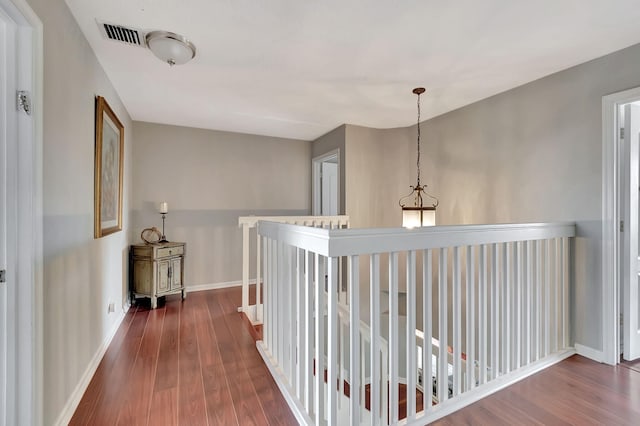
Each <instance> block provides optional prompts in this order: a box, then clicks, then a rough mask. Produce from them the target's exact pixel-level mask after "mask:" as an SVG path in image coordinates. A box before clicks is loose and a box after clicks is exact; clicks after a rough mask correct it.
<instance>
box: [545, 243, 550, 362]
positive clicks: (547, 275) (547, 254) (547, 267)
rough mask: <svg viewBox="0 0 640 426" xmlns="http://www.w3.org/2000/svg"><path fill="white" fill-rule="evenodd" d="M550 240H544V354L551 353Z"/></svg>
mask: <svg viewBox="0 0 640 426" xmlns="http://www.w3.org/2000/svg"><path fill="white" fill-rule="evenodd" d="M549 245H550V241H549V240H545V241H544V257H545V265H544V266H545V279H544V330H545V332H544V333H545V335H544V356H547V355H549V354H550V353H551V250H550V248H549Z"/></svg>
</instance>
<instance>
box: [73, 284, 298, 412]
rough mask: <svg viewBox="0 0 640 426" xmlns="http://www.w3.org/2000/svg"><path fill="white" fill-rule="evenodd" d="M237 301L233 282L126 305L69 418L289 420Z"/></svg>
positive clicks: (282, 401) (238, 291)
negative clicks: (152, 305) (153, 305)
mask: <svg viewBox="0 0 640 426" xmlns="http://www.w3.org/2000/svg"><path fill="white" fill-rule="evenodd" d="M144 302H145V301H144V300H143V301H142V303H143V304H144ZM147 303H148V301H147ZM239 304H240V288H239V287H235V288H230V289H223V290H214V291H202V292H193V293H189V296H188V297H187V299H186V300H185V301H184V303H181V301H180V296H179V295H178V296H168V297H167V299H166V304H164V305H163V304H160V306H159V308H158V309H156V310H153V311H151V310H149V309H148V307H144V305H143V307H132V308H131V309H130V310H129V312H128V313H127V314H126V317H125V319H124V321H123V324H122V325H121V326H120V329H119V330H118V332H117V334H116V336H115V337H114V339H113V341H112V343H111V345H110V346H109V349H108V350H107V352H106V354H105V356H104V358H103V360H102V362H101V364H100V366H99V367H98V370H97V372H96V374H95V376H94V378H93V379H92V381H91V383H90V384H89V387H88V389H87V391H86V392H85V394H84V396H83V398H82V401H81V402H80V405H79V406H78V409H77V410H76V412H75V414H74V416H73V418H72V420H71V423H70V424H71V425H89V424H90V425H115V424H121V425H147V424H148V425H177V424H180V425H207V424H210V425H214V424H219V425H233V424H239V425H250V424H256V425H267V424H269V425H292V424H296V421H295V418H294V417H293V415H292V414H291V411H290V410H289V408H288V406H287V404H286V402H285V400H284V398H283V397H282V395H281V394H280V392H279V390H278V388H277V386H276V384H275V382H274V381H273V379H272V378H271V376H270V374H269V372H268V370H267V368H266V367H265V365H264V363H263V362H262V358H260V355H259V354H258V351H257V350H256V348H255V342H254V341H253V339H252V338H251V336H250V335H249V333H248V331H247V329H246V326H245V325H244V324H243V323H242V322H241V321H240V316H239V314H238V312H237V307H238V305H239ZM147 306H148V305H147Z"/></svg>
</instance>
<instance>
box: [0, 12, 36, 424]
mask: <svg viewBox="0 0 640 426" xmlns="http://www.w3.org/2000/svg"><path fill="white" fill-rule="evenodd" d="M42 32H43V31H42V23H41V22H40V20H39V18H38V17H37V15H36V14H35V13H34V12H33V10H32V9H31V8H30V6H29V5H28V4H27V2H26V0H0V270H3V271H6V272H5V274H4V279H3V280H0V281H5V282H2V283H0V426H5V425H15V424H30V425H40V424H42V393H41V392H42V381H43V379H42V327H41V326H40V325H41V323H42V319H41V315H42V264H43V261H42V259H43V257H42V230H43V223H42V220H43V219H42V217H43V216H42V114H41V111H42V76H43V68H42Z"/></svg>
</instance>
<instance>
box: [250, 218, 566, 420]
mask: <svg viewBox="0 0 640 426" xmlns="http://www.w3.org/2000/svg"><path fill="white" fill-rule="evenodd" d="M258 234H259V235H260V236H261V237H262V245H263V251H262V256H263V258H264V266H265V299H264V304H265V305H264V306H265V310H264V328H263V332H264V339H263V341H259V342H258V343H257V346H258V349H259V351H260V353H261V355H262V356H263V358H264V360H265V362H266V364H267V366H268V367H269V369H270V371H271V373H272V375H273V376H274V378H275V379H276V382H277V383H278V385H279V387H280V389H281V391H282V392H283V395H284V396H285V398H286V400H287V401H288V403H289V405H290V406H291V408H292V410H293V412H294V414H295V415H296V417H297V418H298V420H299V421H300V422H301V423H303V424H316V425H321V424H330V425H335V424H345V423H347V424H372V425H378V424H387V423H388V424H399V423H401V424H409V425H418V424H426V423H428V422H431V421H434V420H436V419H438V418H440V417H442V416H445V415H447V414H449V413H451V412H453V411H455V410H457V409H459V408H461V407H463V406H465V405H468V404H470V403H472V402H475V401H477V400H478V399H480V398H482V397H484V396H486V395H488V394H490V393H492V392H495V391H496V390H498V389H500V388H502V387H504V386H507V385H508V384H510V383H513V382H515V381H517V380H519V379H521V378H523V377H526V376H527V375H529V374H532V373H534V372H536V371H539V370H540V369H542V368H545V367H546V366H548V365H551V364H552V363H555V362H558V361H559V360H561V359H564V358H565V357H567V356H569V355H571V354H572V353H573V349H572V348H571V347H570V342H569V332H570V330H569V286H570V281H571V276H570V270H571V269H570V264H571V259H572V250H571V246H572V237H574V236H575V225H574V224H573V223H544V224H509V225H479V226H448V227H432V228H422V229H414V230H406V229H318V228H311V227H304V226H295V225H288V224H279V223H273V222H260V223H259V224H258ZM341 264H345V265H346V274H341V273H339V272H338V269H339V265H341ZM402 264H404V268H401V267H400V265H402ZM383 266H384V268H383ZM325 271H326V273H325ZM360 277H362V279H361V278H360ZM343 280H346V287H347V288H348V289H349V290H348V303H339V300H338V294H339V289H341V288H342V287H343V285H342V284H343ZM361 290H362V291H361ZM381 290H384V291H385V294H388V296H389V297H388V299H389V300H388V306H385V307H382V306H381V298H380V296H381V294H382V291H381ZM436 290H437V291H436ZM361 294H362V297H361ZM401 294H406V297H405V303H406V306H403V308H404V312H401V310H400V308H401V306H400V304H399V300H400V298H399V296H400V295H401ZM434 295H435V298H434ZM436 302H437V303H436ZM345 305H348V306H345ZM420 312H424V313H425V315H422V314H421V313H420ZM318 313H321V314H318ZM361 313H365V315H361ZM347 317H348V323H347V326H346V327H347V328H348V333H347V334H348V338H346V337H345V333H346V331H345V330H346V329H347V328H345V323H346V321H345V318H347ZM361 320H364V322H365V323H366V324H362V322H361ZM363 330H366V331H363ZM416 330H419V332H418V333H416ZM363 333H367V334H369V339H368V340H367V341H366V342H365V341H364V340H363V338H362V336H363ZM383 345H385V346H387V349H386V350H381V346H383ZM419 348H420V349H419ZM418 354H419V355H420V357H421V360H420V362H419V361H418ZM432 354H436V359H435V363H434V360H433V359H432ZM419 367H420V371H419ZM325 370H326V380H325ZM419 377H420V378H422V381H423V383H424V384H425V385H424V386H420V384H419V383H418V382H419ZM345 380H346V381H347V382H348V383H349V388H350V392H349V393H350V397H349V399H348V410H344V409H342V410H341V408H344V401H345V400H344V396H343V395H344V393H345V392H344V386H346V385H345V384H344V381H345ZM341 382H342V384H340V383H341ZM400 383H402V384H404V385H405V386H406V391H407V398H406V407H405V408H406V418H405V419H404V420H402V419H400V418H399V417H400V409H399V407H400V404H399V392H398V385H399V384H400ZM431 383H435V392H432V391H431V390H432V385H431ZM367 385H368V391H366V390H365V389H366V387H367ZM387 388H388V395H387V392H386V389H387ZM417 388H418V389H419V388H422V389H424V392H423V396H422V398H423V400H422V401H418V402H422V406H423V409H422V410H418V404H417V403H416V399H417V398H416V396H417V390H416V389H417ZM365 405H366V406H368V407H369V410H367V409H365ZM345 413H346V414H345Z"/></svg>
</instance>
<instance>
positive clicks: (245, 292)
mask: <svg viewBox="0 0 640 426" xmlns="http://www.w3.org/2000/svg"><path fill="white" fill-rule="evenodd" d="M261 220H265V221H270V222H277V223H288V224H292V225H302V226H311V227H314V228H328V229H337V228H348V227H349V216H240V217H238V226H239V227H241V228H242V306H240V307H239V308H238V311H241V312H244V313H245V315H246V316H247V318H249V320H250V321H251V323H252V324H261V323H262V309H263V306H262V289H261V286H262V280H261V270H262V268H261V256H260V247H261V244H260V235H256V240H255V245H254V244H252V243H251V238H250V236H249V234H250V232H251V229H253V228H255V227H256V225H257V224H258V222H259V221H261ZM252 250H253V251H255V253H256V278H255V281H254V282H255V285H256V286H255V301H256V303H255V304H253V305H251V304H249V298H250V287H249V284H250V281H253V280H250V278H249V263H250V253H251V251H252Z"/></svg>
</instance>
